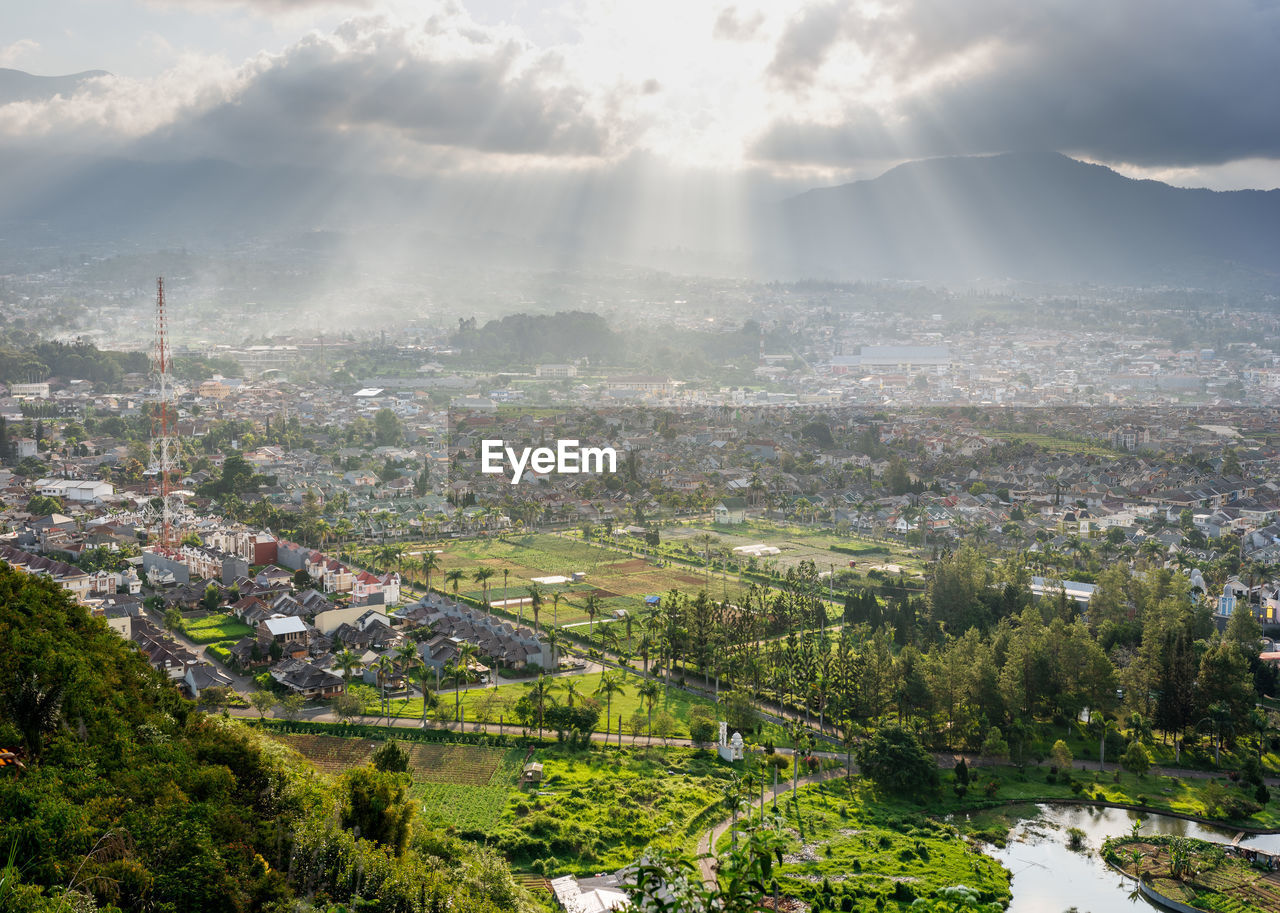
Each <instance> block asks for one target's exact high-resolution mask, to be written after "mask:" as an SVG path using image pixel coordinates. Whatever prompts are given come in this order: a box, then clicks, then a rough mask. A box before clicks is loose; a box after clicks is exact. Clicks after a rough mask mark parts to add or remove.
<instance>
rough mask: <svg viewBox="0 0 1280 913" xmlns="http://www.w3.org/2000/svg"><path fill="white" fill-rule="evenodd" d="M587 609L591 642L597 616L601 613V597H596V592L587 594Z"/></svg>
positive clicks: (588, 634) (588, 637) (588, 638)
mask: <svg viewBox="0 0 1280 913" xmlns="http://www.w3.org/2000/svg"><path fill="white" fill-rule="evenodd" d="M585 608H586V612H587V640H590V639H591V635H592V632H593V629H594V626H595V621H596V614H597V613H599V611H600V597H599V596H597V595H596V591H595V590H592V591H591V592H590V593H588V594H587V604H586V606H585Z"/></svg>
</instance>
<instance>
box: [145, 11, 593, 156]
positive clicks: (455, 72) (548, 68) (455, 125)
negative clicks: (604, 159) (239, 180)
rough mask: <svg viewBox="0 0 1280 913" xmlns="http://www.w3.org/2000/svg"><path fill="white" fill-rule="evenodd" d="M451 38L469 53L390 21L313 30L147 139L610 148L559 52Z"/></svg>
mask: <svg viewBox="0 0 1280 913" xmlns="http://www.w3.org/2000/svg"><path fill="white" fill-rule="evenodd" d="M443 31H444V29H443V28H440V27H438V26H437V25H436V24H429V25H428V27H427V32H428V33H433V34H439V33H442V32H443ZM454 37H455V38H456V39H460V41H461V44H462V45H463V46H464V47H465V51H464V52H463V53H451V54H449V55H447V56H441V55H437V54H435V53H433V52H431V51H428V50H424V47H423V46H422V45H421V44H420V43H418V42H417V41H416V39H417V38H418V36H416V35H414V34H411V33H410V32H409V31H407V30H404V29H399V28H392V27H389V26H378V27H369V26H368V24H365V25H359V24H348V25H347V26H344V28H343V29H342V30H340V31H339V33H338V35H337V36H336V37H335V38H330V37H321V36H312V37H310V38H308V39H305V40H303V41H302V42H300V43H299V44H297V45H295V46H293V47H292V48H290V49H289V50H288V51H287V52H286V53H285V54H284V55H282V56H280V57H277V58H272V59H270V60H269V61H267V62H266V63H265V64H264V65H263V66H261V68H260V69H258V70H257V71H256V72H255V73H253V75H251V76H250V77H249V78H248V80H247V84H246V85H245V86H244V87H243V88H242V89H241V90H240V91H238V92H236V93H235V95H234V96H233V97H232V98H231V99H229V100H228V101H226V102H225V103H222V104H219V105H217V106H215V107H213V108H211V109H209V110H205V111H202V112H200V113H198V114H193V115H191V116H189V117H187V118H185V119H179V120H178V121H177V122H176V123H174V124H173V125H171V126H170V127H168V128H166V129H165V130H164V131H163V133H162V134H161V135H156V136H152V137H151V138H150V139H149V140H148V144H149V145H157V146H160V147H169V151H173V152H180V151H183V150H184V149H185V150H187V151H190V152H194V153H198V154H201V155H215V156H226V157H230V158H235V159H241V160H244V159H254V160H264V159H265V160H269V161H302V162H306V161H316V162H332V161H334V160H341V159H343V158H347V159H351V158H356V159H360V158H368V159H369V161H368V162H367V164H369V165H376V164H378V162H377V161H376V160H377V159H379V158H384V159H385V158H394V157H396V156H400V157H403V156H405V155H410V154H412V151H413V149H414V148H415V147H421V146H440V147H452V148H457V149H463V150H472V151H479V152H493V153H504V154H538V155H586V156H591V155H597V154H600V153H601V152H602V151H603V150H604V149H605V146H606V145H607V142H608V130H607V129H606V128H605V127H604V126H603V125H602V124H601V123H599V122H598V121H597V120H596V119H594V118H593V117H591V116H590V115H589V114H587V113H585V112H584V110H583V108H584V105H585V101H586V98H585V95H584V93H583V92H582V91H580V90H578V89H576V88H572V87H569V86H567V85H564V84H562V82H561V81H560V80H558V78H557V77H558V75H559V68H560V61H559V60H558V58H556V57H555V56H554V55H548V54H539V55H533V56H531V55H530V52H529V51H528V49H527V48H525V47H523V46H521V45H519V44H517V43H515V42H512V41H508V40H500V39H496V38H494V37H493V36H491V35H488V34H486V33H481V32H478V31H474V30H471V31H468V32H457V33H455V34H454ZM457 43H458V42H457V41H455V42H454V44H455V45H456V44H457ZM348 164H351V162H348Z"/></svg>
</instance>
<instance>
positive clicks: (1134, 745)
mask: <svg viewBox="0 0 1280 913" xmlns="http://www.w3.org/2000/svg"><path fill="white" fill-rule="evenodd" d="M1120 766H1121V767H1123V768H1124V769H1125V770H1127V771H1129V773H1132V774H1137V775H1138V776H1140V777H1141V776H1145V775H1146V773H1147V771H1148V770H1150V769H1151V756H1150V755H1149V754H1147V748H1146V746H1145V745H1143V744H1142V743H1141V742H1138V741H1136V740H1135V741H1133V742H1130V743H1129V747H1128V748H1126V749H1125V752H1124V755H1123V756H1122V757H1121V758H1120Z"/></svg>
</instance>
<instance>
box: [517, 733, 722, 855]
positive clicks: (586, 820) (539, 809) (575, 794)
mask: <svg viewBox="0 0 1280 913" xmlns="http://www.w3.org/2000/svg"><path fill="white" fill-rule="evenodd" d="M537 760H539V761H541V762H542V763H543V780H542V784H541V786H540V787H539V788H538V789H536V790H533V791H530V792H525V793H523V794H520V795H518V796H515V797H513V798H512V799H511V800H510V804H509V806H508V808H507V811H506V812H505V813H504V815H503V819H502V824H501V826H500V827H499V829H498V832H497V840H496V843H497V847H498V849H499V850H500V851H501V852H502V853H503V855H505V856H507V858H508V859H510V860H511V862H512V866H513V867H514V868H516V869H518V870H525V871H534V872H538V873H540V874H544V875H547V876H555V875H563V874H570V873H572V874H578V875H586V874H593V873H595V872H604V871H613V870H615V869H618V868H621V867H622V866H624V865H628V864H630V863H632V862H634V861H635V860H636V857H637V856H638V855H639V854H640V851H641V850H643V849H644V848H645V847H646V846H650V845H654V846H657V847H662V848H670V849H680V850H686V851H689V852H692V851H693V850H694V849H695V848H696V846H697V843H698V839H699V838H700V837H701V835H702V833H703V832H704V831H705V830H706V829H707V828H708V827H709V826H711V825H712V824H713V823H715V822H716V821H718V820H720V818H721V817H722V816H723V811H722V807H723V806H722V803H723V800H724V789H725V787H726V786H727V785H728V784H729V782H730V778H731V777H732V776H733V774H734V772H735V771H734V768H733V767H732V766H730V765H728V764H725V763H724V762H722V761H720V759H719V758H717V757H716V756H715V755H714V754H711V753H710V752H705V751H694V750H692V749H687V748H668V749H658V748H656V747H655V748H635V749H608V750H604V751H601V750H594V751H590V752H585V753H575V752H570V751H567V750H562V749H560V748H558V747H556V748H548V749H544V750H542V751H540V752H538V757H537Z"/></svg>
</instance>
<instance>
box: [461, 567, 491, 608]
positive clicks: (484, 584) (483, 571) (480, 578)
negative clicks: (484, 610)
mask: <svg viewBox="0 0 1280 913" xmlns="http://www.w3.org/2000/svg"><path fill="white" fill-rule="evenodd" d="M495 573H496V571H494V569H493V568H491V567H482V568H478V569H477V570H476V572H475V573H474V574H472V575H471V579H472V580H474V581H475V582H476V583H478V584H480V587H481V591H482V592H483V594H484V604H485V605H486V606H488V605H489V579H490V578H491V577H493V575H494V574H495ZM455 592H456V591H455ZM490 610H491V611H492V608H491V609H490Z"/></svg>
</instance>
